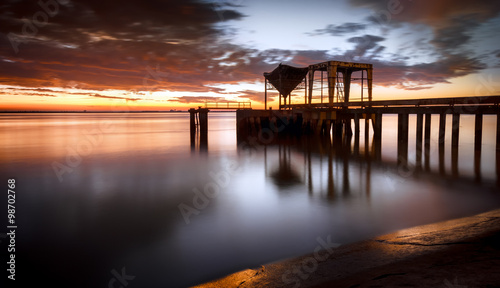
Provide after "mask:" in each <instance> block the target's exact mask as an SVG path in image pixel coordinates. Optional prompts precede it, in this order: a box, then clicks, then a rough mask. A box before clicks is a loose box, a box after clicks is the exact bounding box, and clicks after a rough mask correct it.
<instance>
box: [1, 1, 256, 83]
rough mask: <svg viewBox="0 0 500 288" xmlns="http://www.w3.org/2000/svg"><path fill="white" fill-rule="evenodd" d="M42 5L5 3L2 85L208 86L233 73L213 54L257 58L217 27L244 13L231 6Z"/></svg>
mask: <svg viewBox="0 0 500 288" xmlns="http://www.w3.org/2000/svg"><path fill="white" fill-rule="evenodd" d="M40 3H50V5H39V4H37V2H36V1H7V2H5V3H4V4H3V7H2V12H0V34H1V35H0V59H2V58H3V59H5V60H6V61H3V62H2V65H1V66H0V84H8V85H19V86H26V87H74V88H82V89H96V90H103V89H124V90H129V89H130V90H162V89H172V90H173V89H180V90H189V91H207V87H205V84H206V83H207V82H211V81H213V80H214V79H220V76H221V74H225V75H226V74H227V73H228V72H229V73H230V72H231V71H228V70H231V68H230V67H222V66H220V65H219V62H218V61H215V60H213V58H217V57H220V56H221V55H223V54H224V53H225V52H226V51H228V50H229V51H233V52H234V53H233V56H232V58H231V59H230V60H231V61H234V62H235V63H236V64H238V63H239V62H238V61H246V63H247V64H248V62H249V61H248V60H244V59H243V58H245V57H247V56H246V54H248V53H249V51H247V50H244V49H243V50H242V49H240V48H239V47H236V46H230V45H229V46H228V45H225V44H223V43H220V41H218V37H219V36H221V35H224V33H225V32H224V30H222V29H219V28H216V25H215V24H217V23H219V22H220V21H228V20H236V19H240V18H241V17H243V15H242V14H240V13H239V12H237V11H233V10H231V9H230V8H231V5H226V4H224V5H219V6H217V7H216V8H217V9H219V8H220V7H222V8H224V9H223V10H217V9H215V8H214V7H215V6H214V5H212V4H211V3H206V2H202V1H195V0H188V1H142V2H141V1H128V0H127V1H78V0H77V1H69V0H59V1H55V0H47V2H43V0H42V1H40ZM228 7H229V9H228ZM220 12H223V15H224V19H223V20H222V19H221V18H220V17H219V15H218V13H219V14H220ZM37 15H38V16H37ZM40 15H45V16H44V17H46V18H43V17H40ZM33 20H35V21H33ZM45 20H46V21H45ZM36 21H38V22H36ZM32 28H34V29H32ZM16 51H17V52H16ZM158 66H160V69H161V70H158V69H156V67H158ZM226 76H228V75H226ZM229 76H230V77H226V78H227V80H228V81H237V80H239V78H238V77H241V76H243V75H242V74H241V73H236V74H235V73H233V75H229ZM231 76H232V77H231Z"/></svg>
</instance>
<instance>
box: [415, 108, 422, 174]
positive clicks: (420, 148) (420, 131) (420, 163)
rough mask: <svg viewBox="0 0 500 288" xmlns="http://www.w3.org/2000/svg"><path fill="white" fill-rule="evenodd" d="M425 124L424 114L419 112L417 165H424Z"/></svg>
mask: <svg viewBox="0 0 500 288" xmlns="http://www.w3.org/2000/svg"><path fill="white" fill-rule="evenodd" d="M423 124H424V114H421V113H419V114H417V132H416V133H417V135H416V144H415V145H416V152H417V153H416V166H417V167H421V166H422V132H423V131H422V128H423Z"/></svg>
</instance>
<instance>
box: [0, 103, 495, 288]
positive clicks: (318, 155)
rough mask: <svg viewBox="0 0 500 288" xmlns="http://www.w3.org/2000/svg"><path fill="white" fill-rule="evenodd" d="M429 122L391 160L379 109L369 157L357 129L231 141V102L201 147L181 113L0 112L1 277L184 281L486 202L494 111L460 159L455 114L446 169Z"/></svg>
mask: <svg viewBox="0 0 500 288" xmlns="http://www.w3.org/2000/svg"><path fill="white" fill-rule="evenodd" d="M432 120H433V126H432V138H431V147H430V152H429V163H428V164H429V165H428V168H427V169H426V168H422V169H420V168H418V167H414V166H413V164H414V163H415V162H416V161H415V159H416V153H415V137H414V134H415V129H414V127H415V119H414V118H410V131H409V135H410V148H409V162H410V169H401V168H398V166H397V165H396V160H397V157H396V138H397V123H396V118H395V117H393V116H384V119H383V125H384V126H383V140H382V157H381V158H382V159H381V161H375V160H374V159H373V157H372V152H371V144H372V139H371V134H370V137H369V139H365V138H364V133H363V125H361V128H362V130H361V131H362V133H361V137H360V139H359V143H360V144H359V148H358V147H357V146H356V145H354V139H353V140H352V141H351V142H350V143H347V144H344V145H343V144H342V143H340V141H333V143H332V142H331V141H330V140H329V139H328V138H326V139H325V138H323V139H319V138H310V139H309V138H307V139H306V138H303V139H283V138H279V139H278V138H277V139H274V140H276V141H275V142H276V144H273V145H267V146H264V145H262V144H261V143H259V141H258V139H257V140H254V139H253V138H248V139H240V140H242V141H240V142H237V139H236V133H235V126H236V125H235V116H234V114H233V113H210V115H209V139H208V148H207V151H208V152H204V151H203V149H202V151H200V149H199V148H198V147H197V146H196V145H195V147H194V148H192V147H191V145H190V137H189V136H190V135H189V131H188V127H189V115H188V114H183V113H175V114H174V113H165V114H160V113H151V114H146V113H144V114H92V113H86V114H81V113H80V114H76V113H75V114H0V147H1V150H0V153H1V154H0V155H1V160H0V175H1V181H3V182H4V183H5V186H4V187H6V183H7V179H8V178H15V179H16V183H17V187H16V193H17V194H16V195H17V198H16V201H17V202H16V221H17V225H18V229H17V236H16V240H17V242H16V245H17V246H16V247H17V254H16V257H17V258H16V259H17V277H18V279H19V281H21V283H22V281H28V279H30V281H38V283H40V284H42V283H52V284H53V286H52V287H80V286H81V287H107V285H108V284H109V282H110V281H113V278H114V277H115V276H114V274H116V273H118V274H120V273H121V272H123V271H125V274H126V275H128V276H130V278H131V277H132V276H133V277H135V278H133V279H130V280H129V283H128V286H127V287H185V286H188V285H193V284H197V283H200V282H203V281H207V280H210V279H213V278H214V277H219V276H222V275H224V274H227V273H231V272H235V271H238V270H241V269H246V268H252V267H256V266H258V265H261V264H265V263H268V262H271V261H277V260H280V259H285V258H289V257H294V256H298V255H302V254H306V253H311V252H313V251H314V248H315V247H316V246H317V245H318V243H317V242H316V238H318V237H322V238H323V239H326V238H327V237H328V236H330V237H331V239H332V241H333V242H336V243H339V244H345V243H349V242H353V241H357V240H361V239H366V238H368V237H371V236H374V235H378V234H383V233H387V232H390V231H393V230H395V229H400V228H404V227H410V226H414V225H419V224H425V223H430V222H435V221H439V220H444V219H449V218H455V217H461V216H466V215H470V214H474V213H477V212H481V211H486V210H488V209H493V208H498V207H500V193H499V189H498V186H497V185H498V184H497V181H498V179H497V175H498V168H497V165H498V164H497V163H498V158H497V156H496V155H495V146H494V145H495V134H494V131H495V129H496V126H495V125H496V124H495V121H496V119H495V118H490V117H488V116H485V118H484V127H483V147H482V148H483V149H482V153H481V155H479V156H476V157H475V156H474V153H473V137H472V135H473V134H472V133H473V126H474V121H473V118H472V117H469V116H463V117H462V118H461V128H460V129H461V130H460V133H461V134H460V148H459V157H458V167H453V165H452V164H451V162H452V161H451V152H450V150H451V149H449V147H450V139H451V131H450V129H449V127H451V125H449V127H447V135H446V143H445V154H444V162H443V164H442V165H441V167H440V163H439V158H440V157H439V152H438V144H437V138H438V137H437V125H436V124H437V123H438V119H437V118H434V117H433V119H432ZM448 123H451V118H448ZM362 124H363V123H362ZM248 142H249V143H248ZM454 168H455V169H454ZM454 170H455V173H454V172H453V171H454ZM5 189H7V188H5ZM204 193H207V194H209V196H210V197H206V196H204ZM4 195H5V193H4ZM4 201H5V202H6V201H7V198H6V197H5V200H4ZM5 202H2V203H5ZM2 206H6V205H2ZM2 209H5V207H3V208H2ZM181 210H182V211H183V212H184V213H182V212H181ZM3 211H4V210H3ZM6 214H7V212H6V211H5V212H3V214H2V217H3V219H6V218H7V217H6ZM188 222H189V223H188ZM3 229H5V226H3V228H2V230H3ZM2 236H5V234H2ZM2 240H3V239H2ZM4 242H5V241H2V253H3V256H5V257H7V254H6V250H7V249H6V248H5V247H4V245H3V243H4ZM2 259H6V258H4V257H2ZM2 262H5V261H2ZM3 265H5V263H3ZM4 268H5V267H4ZM4 268H2V271H5V269H4ZM122 269H125V270H122ZM2 275H3V274H2ZM35 279H36V280H35Z"/></svg>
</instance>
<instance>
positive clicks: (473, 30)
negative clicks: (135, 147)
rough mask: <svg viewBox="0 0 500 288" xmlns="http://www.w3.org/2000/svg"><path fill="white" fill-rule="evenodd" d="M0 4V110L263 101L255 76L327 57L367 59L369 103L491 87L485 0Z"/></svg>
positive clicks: (492, 61)
mask: <svg viewBox="0 0 500 288" xmlns="http://www.w3.org/2000/svg"><path fill="white" fill-rule="evenodd" d="M0 13H1V16H2V17H0V23H1V25H0V27H1V31H0V33H1V34H2V35H3V37H1V39H0V41H1V45H0V67H1V68H0V103H1V106H0V111H84V110H86V111H89V112H90V111H169V110H183V111H185V110H187V109H189V108H191V107H197V106H201V105H203V104H204V103H205V102H206V101H210V102H214V101H241V102H244V101H251V102H252V108H254V109H262V108H264V83H263V80H264V79H263V76H262V73H263V72H269V71H272V70H273V69H274V68H275V67H276V66H277V65H278V64H280V63H283V64H287V65H292V66H297V67H305V66H307V65H310V64H313V63H317V62H324V61H329V60H337V61H350V62H362V63H371V64H373V67H374V82H373V84H374V88H373V100H384V99H410V98H411V99H413V98H434V97H460V96H486V95H500V80H499V79H500V48H499V47H500V39H499V38H498V32H499V31H500V3H498V2H495V1H486V0H481V1H473V2H471V1H465V0H463V1H462V0H461V1H451V0H442V1H410V0H380V1H368V0H343V1H326V0H315V1H300V2H296V1H293V2H290V1H263V0H254V1H245V0H232V1H218V0H216V1H208V0H206V1H205V0H188V1H172V0H167V1H160V0H154V1H147V2H139V1H120V2H119V3H117V4H115V3H107V2H103V1H84V0H46V1H40V2H33V1H13V0H8V1H6V2H5V3H4V4H3V9H2V12H0ZM268 96H269V101H268V107H274V108H277V107H278V103H277V97H276V96H277V95H276V92H275V91H272V92H270V93H269V95H268ZM302 101H303V98H301V97H300V96H297V97H295V98H293V99H292V102H296V103H302Z"/></svg>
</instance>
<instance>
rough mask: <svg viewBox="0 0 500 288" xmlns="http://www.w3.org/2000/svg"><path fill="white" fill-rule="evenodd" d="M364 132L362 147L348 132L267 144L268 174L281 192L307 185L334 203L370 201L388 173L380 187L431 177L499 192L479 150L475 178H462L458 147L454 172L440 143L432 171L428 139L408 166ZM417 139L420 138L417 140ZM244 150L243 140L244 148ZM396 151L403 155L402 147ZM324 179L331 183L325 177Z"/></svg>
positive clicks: (499, 159) (499, 178)
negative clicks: (352, 198) (486, 174)
mask: <svg viewBox="0 0 500 288" xmlns="http://www.w3.org/2000/svg"><path fill="white" fill-rule="evenodd" d="M417 124H418V119H417ZM366 127H369V126H368V125H367V126H366ZM417 130H418V129H417ZM364 132H365V133H364V134H365V137H364V139H361V140H363V142H364V143H360V133H355V134H354V135H352V136H350V135H345V134H344V135H342V136H341V138H338V137H337V138H335V137H333V136H330V137H329V136H328V135H327V136H318V135H310V136H308V137H300V138H297V137H287V136H285V137H277V138H276V139H274V141H273V143H272V144H269V145H263V146H262V149H263V153H264V155H265V157H264V159H265V160H264V161H265V171H266V172H265V173H266V176H267V177H269V178H271V179H272V180H273V182H274V183H275V184H276V186H278V187H279V188H280V189H284V190H286V189H288V188H291V187H293V186H296V185H304V186H306V187H307V190H308V191H309V193H310V194H316V193H318V192H319V193H320V194H326V196H327V197H328V198H330V199H334V198H338V197H350V196H353V194H359V193H364V195H366V197H369V196H370V193H371V191H372V182H373V179H372V177H373V175H374V174H375V175H384V177H386V179H385V181H387V183H383V182H382V183H380V182H375V183H378V184H376V185H379V184H381V185H384V184H388V183H389V182H394V181H405V180H406V179H428V180H431V181H433V182H437V181H438V182H439V181H451V182H453V183H454V184H455V185H463V186H464V187H478V185H479V186H480V187H491V188H493V190H494V189H496V188H494V186H495V184H494V183H493V181H494V179H488V180H485V179H483V178H482V177H481V170H480V166H481V163H480V153H478V152H477V151H475V153H474V162H475V163H474V173H473V175H469V176H466V175H459V173H458V171H459V168H458V165H459V161H458V152H457V149H456V148H455V147H453V145H449V148H450V149H451V150H452V159H451V173H450V172H448V173H446V171H445V169H444V166H445V157H444V153H445V149H444V147H445V146H444V145H442V144H441V143H439V144H438V146H439V149H438V153H439V159H438V163H437V164H438V165H437V166H438V167H432V168H431V163H430V159H431V157H430V156H431V155H430V150H431V149H430V141H425V145H424V149H422V145H420V146H419V145H418V144H416V146H417V147H416V148H417V149H416V151H415V152H416V153H415V161H414V162H413V161H408V160H406V162H404V161H401V159H400V158H401V155H399V156H398V157H397V158H392V159H383V158H382V157H381V151H380V150H381V148H382V147H381V142H380V143H377V141H375V139H374V137H373V134H372V136H371V137H369V135H370V133H369V132H368V130H365V131H364ZM250 137H251V136H250ZM254 137H255V135H254ZM417 138H418V137H417ZM337 139H338V140H337ZM340 139H342V140H340ZM420 140H421V141H422V140H423V139H420ZM418 141H419V139H417V141H416V142H417V143H418ZM421 143H422V142H421ZM244 146H245V145H241V142H240V145H239V147H244ZM419 147H420V149H419ZM270 150H278V151H277V152H278V153H272V154H270V155H273V154H274V155H276V154H277V155H278V159H277V160H276V159H272V157H271V156H270V155H269V151H270ZM419 150H420V152H419ZM397 152H398V153H400V152H401V148H400V147H398V151H397ZM422 154H423V155H422ZM478 154H479V155H478ZM422 156H423V159H422ZM389 158H390V157H389ZM302 161H303V162H302ZM411 162H413V163H411ZM356 170H357V171H356ZM325 176H326V179H324V177H325ZM357 177H359V178H357ZM318 178H319V179H318ZM324 180H326V182H325V181H324ZM379 180H380V179H379ZM451 182H448V183H451ZM496 185H498V186H500V153H497V154H496Z"/></svg>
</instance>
